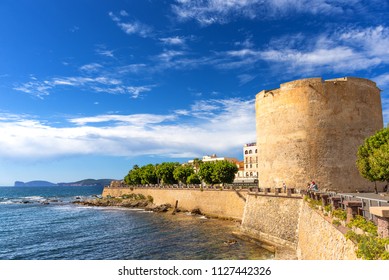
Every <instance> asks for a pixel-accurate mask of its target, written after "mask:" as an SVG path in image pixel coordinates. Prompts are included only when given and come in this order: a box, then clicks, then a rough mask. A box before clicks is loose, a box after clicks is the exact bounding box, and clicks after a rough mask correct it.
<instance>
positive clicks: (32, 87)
mask: <svg viewBox="0 0 389 280" xmlns="http://www.w3.org/2000/svg"><path fill="white" fill-rule="evenodd" d="M57 87H77V88H79V89H80V90H93V91H95V92H105V93H110V94H129V95H131V97H132V98H138V97H139V96H140V95H141V93H143V92H148V91H151V89H152V88H153V87H154V86H153V85H143V86H132V85H126V84H125V83H123V81H122V80H120V79H117V78H113V77H107V76H96V77H83V76H78V77H56V78H52V79H50V80H45V81H43V82H42V81H39V80H37V79H36V78H32V81H30V82H27V83H23V84H20V85H16V86H15V87H14V90H17V91H22V92H25V93H28V94H31V95H33V96H36V97H38V98H43V97H44V96H46V95H49V94H51V93H52V92H53V91H55V88H57Z"/></svg>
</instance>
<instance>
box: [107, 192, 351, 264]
mask: <svg viewBox="0 0 389 280" xmlns="http://www.w3.org/2000/svg"><path fill="white" fill-rule="evenodd" d="M130 193H141V194H143V195H145V196H148V195H151V196H152V197H153V198H154V203H155V204H164V203H170V204H172V205H174V204H175V201H176V200H178V206H179V207H181V208H184V209H187V210H192V209H195V208H199V209H201V211H202V212H203V213H206V214H208V215H213V216H218V217H222V218H233V219H236V220H241V221H242V223H241V229H242V231H243V232H246V233H248V234H249V235H251V236H253V237H256V238H258V239H261V240H263V241H266V242H268V243H271V244H273V245H275V246H276V247H278V248H283V247H286V248H290V249H292V250H295V251H294V252H297V256H298V259H302V260H311V259H315V260H343V259H345V260H354V259H357V257H356V254H355V245H354V244H353V243H352V242H351V241H349V240H346V238H345V237H344V235H343V234H342V233H341V232H340V231H338V230H337V229H336V228H335V227H334V226H333V225H332V224H331V223H330V222H328V221H327V220H325V219H324V217H323V216H321V215H320V214H319V213H317V212H316V211H314V210H312V209H311V208H310V207H309V206H308V204H307V203H306V202H304V201H303V199H301V197H298V196H295V197H287V196H282V195H278V196H275V195H269V194H268V195H255V194H248V193H247V192H246V191H241V192H240V195H238V194H237V193H235V192H234V191H227V190H223V191H217V190H204V191H200V190H188V189H151V188H150V189H148V188H135V189H133V190H131V189H130V188H124V187H120V188H112V187H111V188H108V187H106V188H104V191H103V196H108V195H110V196H113V197H119V196H122V195H123V194H130ZM242 196H243V198H242Z"/></svg>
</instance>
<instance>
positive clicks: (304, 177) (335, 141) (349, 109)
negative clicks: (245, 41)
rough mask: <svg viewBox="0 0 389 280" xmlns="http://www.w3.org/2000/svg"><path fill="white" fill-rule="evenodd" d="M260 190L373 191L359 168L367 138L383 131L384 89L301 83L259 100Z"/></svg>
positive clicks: (354, 82) (343, 82)
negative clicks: (310, 184)
mask: <svg viewBox="0 0 389 280" xmlns="http://www.w3.org/2000/svg"><path fill="white" fill-rule="evenodd" d="M255 106H256V129H257V146H258V161H259V167H258V170H259V175H258V182H259V186H260V187H275V186H279V187H281V185H282V182H283V181H284V182H286V184H287V185H288V186H293V187H297V188H299V189H305V188H306V184H307V182H309V181H312V180H315V181H316V182H317V183H318V185H319V187H321V188H322V189H328V190H336V191H340V192H350V191H353V192H354V191H355V190H368V189H369V188H370V189H371V190H372V188H373V185H372V184H371V183H370V182H368V181H367V180H365V179H363V178H362V177H361V176H360V175H359V172H358V170H357V168H356V165H355V162H356V153H357V150H358V147H359V146H360V145H361V144H362V143H363V141H364V139H365V138H366V137H368V136H371V135H373V134H374V133H375V132H376V131H378V130H379V129H381V128H382V127H383V117H382V107H381V97H380V90H379V89H378V88H377V87H376V84H375V83H374V82H372V81H369V80H366V79H360V78H341V79H334V80H327V81H323V80H322V79H321V78H311V79H303V80H297V81H293V82H288V83H284V84H281V86H280V88H279V89H275V90H263V91H261V92H260V93H258V94H257V96H256V104H255Z"/></svg>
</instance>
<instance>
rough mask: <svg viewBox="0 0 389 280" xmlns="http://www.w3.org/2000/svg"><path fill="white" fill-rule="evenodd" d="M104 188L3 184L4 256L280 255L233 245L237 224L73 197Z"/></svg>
mask: <svg viewBox="0 0 389 280" xmlns="http://www.w3.org/2000/svg"><path fill="white" fill-rule="evenodd" d="M101 192H102V188H99V187H27V188H25V187H18V188H16V187H1V188H0V259H3V260H10V259H11V260H17V259H24V260H78V259H80V260H124V259H137V260H173V259H183V260H196V259H198V260H207V259H213V260H221V259H234V260H235V259H236V260H239V259H272V258H273V254H272V253H270V252H268V251H266V250H264V249H262V248H260V247H258V246H256V245H255V244H253V243H250V242H245V241H241V240H238V242H237V243H235V244H233V245H230V246H228V245H226V244H225V243H224V242H225V241H227V240H230V239H234V236H233V235H232V232H234V231H237V230H238V227H239V225H238V224H237V223H233V222H226V221H219V220H215V219H204V218H201V217H198V216H188V215H186V214H180V215H175V216H173V215H170V214H166V213H165V214H162V213H152V212H145V211H143V210H140V209H128V208H115V207H111V208H108V207H85V206H80V205H76V204H72V203H71V202H72V201H74V200H76V199H78V197H79V198H81V199H83V198H88V197H91V196H93V195H99V194H101Z"/></svg>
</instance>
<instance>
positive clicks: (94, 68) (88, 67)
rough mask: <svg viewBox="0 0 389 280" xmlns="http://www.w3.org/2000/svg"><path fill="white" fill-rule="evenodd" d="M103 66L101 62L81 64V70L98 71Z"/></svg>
mask: <svg viewBox="0 0 389 280" xmlns="http://www.w3.org/2000/svg"><path fill="white" fill-rule="evenodd" d="M102 67H103V66H102V65H101V64H99V63H89V64H85V65H83V66H81V67H80V70H81V71H85V72H96V71H98V70H100V69H101V68H102Z"/></svg>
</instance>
